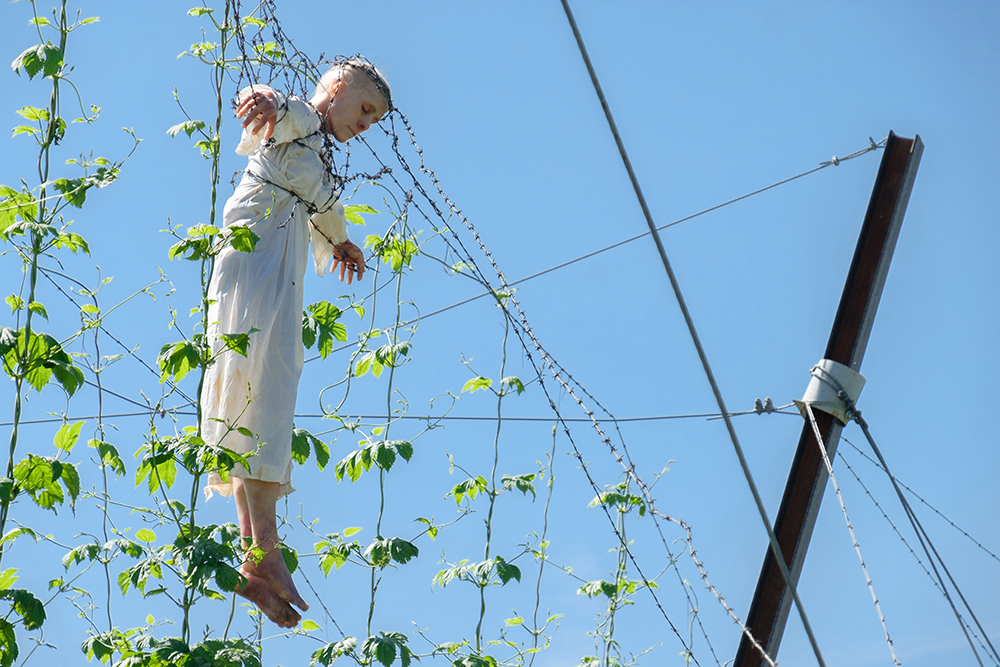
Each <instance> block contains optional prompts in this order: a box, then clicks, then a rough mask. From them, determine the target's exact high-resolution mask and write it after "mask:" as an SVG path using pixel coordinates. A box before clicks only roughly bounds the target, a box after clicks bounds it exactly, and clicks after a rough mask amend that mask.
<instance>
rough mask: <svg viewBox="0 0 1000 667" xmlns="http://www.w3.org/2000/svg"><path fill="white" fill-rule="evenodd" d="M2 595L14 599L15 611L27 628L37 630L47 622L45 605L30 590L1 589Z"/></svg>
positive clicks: (0, 593) (0, 594) (0, 595)
mask: <svg viewBox="0 0 1000 667" xmlns="http://www.w3.org/2000/svg"><path fill="white" fill-rule="evenodd" d="M0 597H4V598H8V599H13V601H14V611H15V612H17V615H18V616H20V617H21V619H22V620H23V621H24V629H25V630H37V629H38V628H40V627H42V624H43V623H45V606H44V605H43V604H42V601H41V600H39V599H38V598H36V597H35V596H34V595H33V594H32V593H31V592H30V591H26V590H23V589H8V590H6V591H0Z"/></svg>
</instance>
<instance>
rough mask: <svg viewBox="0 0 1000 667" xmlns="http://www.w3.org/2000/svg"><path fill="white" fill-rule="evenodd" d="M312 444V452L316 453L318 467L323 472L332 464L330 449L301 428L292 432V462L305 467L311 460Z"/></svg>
mask: <svg viewBox="0 0 1000 667" xmlns="http://www.w3.org/2000/svg"><path fill="white" fill-rule="evenodd" d="M310 444H311V445H312V448H311V449H312V451H314V452H316V465H317V466H318V467H319V469H320V470H322V469H323V468H325V467H326V464H327V463H329V462H330V448H329V447H327V445H326V443H325V442H323V441H322V440H320V439H319V438H317V437H316V436H314V435H313V434H312V433H310V432H309V431H306V430H304V429H301V428H296V429H293V430H292V460H293V461H295V462H296V463H298V464H299V465H304V464H305V462H306V460H307V459H308V458H309V450H310Z"/></svg>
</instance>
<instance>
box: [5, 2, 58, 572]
mask: <svg viewBox="0 0 1000 667" xmlns="http://www.w3.org/2000/svg"><path fill="white" fill-rule="evenodd" d="M66 2H67V0H62V6H61V9H60V12H59V51H60V53H62V54H63V57H65V53H66V39H67V37H68V36H69V27H68V26H67V22H66ZM32 11H33V12H34V5H32ZM36 18H37V15H36ZM59 79H60V73H59V72H57V73H56V74H54V75H52V94H51V95H50V97H49V108H48V114H49V119H48V126H47V128H46V132H45V139H44V141H43V142H42V144H41V147H40V148H39V151H38V181H39V183H41V185H40V186H39V193H38V200H37V201H38V212H37V220H39V221H44V220H45V218H46V216H47V215H50V216H51V217H53V218H54V217H55V215H56V213H57V211H58V204H57V205H54V206H53V207H52V210H51V213H50V212H49V211H48V209H47V208H46V206H45V203H44V200H45V183H47V182H48V180H49V163H50V157H49V153H50V151H51V148H52V144H53V143H55V140H56V138H57V134H58V128H59V120H60V119H59ZM42 234H43V232H41V231H37V230H32V231H31V257H30V263H31V269H30V272H29V275H30V278H29V281H28V306H29V307H28V312H27V315H26V316H25V319H24V330H23V338H22V340H23V341H24V346H23V349H22V350H21V357H20V359H19V360H18V362H19V367H20V368H19V370H18V371H17V372H16V373H15V378H14V392H15V393H14V424H13V428H12V429H11V432H10V450H9V452H8V455H7V475H6V476H7V478H8V479H13V477H14V457H15V455H16V452H17V440H18V426H19V425H20V421H21V400H22V398H21V392H22V391H23V389H24V379H25V377H26V375H27V372H26V370H25V369H26V368H27V366H28V362H29V359H30V358H31V350H30V349H29V346H30V343H31V316H32V312H33V311H32V310H31V307H30V306H31V304H32V303H34V301H35V288H36V286H37V284H38V257H39V255H41V253H42ZM11 502H12V501H11V499H10V498H8V499H7V500H4V501H2V503H0V535H2V534H5V533H6V530H7V519H8V516H9V513H10V504H11ZM5 551H6V549H0V563H2V562H3V555H4V552H5Z"/></svg>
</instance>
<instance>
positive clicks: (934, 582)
mask: <svg viewBox="0 0 1000 667" xmlns="http://www.w3.org/2000/svg"><path fill="white" fill-rule="evenodd" d="M842 439H843V440H847V438H843V437H842ZM855 449H857V448H856V447H855ZM862 454H864V452H862ZM840 461H842V462H843V464H844V465H845V466H846V467H847V469H848V470H849V471H850V472H851V474H852V475H853V476H854V479H855V480H857V482H858V484H859V485H860V486H861V488H862V489H864V492H865V495H867V496H868V498H869V500H871V501H872V503H873V504H874V505H875V507H877V508H878V511H879V512H880V513H881V514H882V518H883V519H885V520H886V522H887V523H888V524H889V526H890V527H891V528H892V532H894V533H895V534H896V537H898V538H899V539H900V541H901V542H902V543H903V545H904V546H905V547H906V548H907V550H908V551H909V552H910V555H912V556H913V558H914V559H915V560H916V561H917V565H919V566H920V569H922V570H923V571H924V573H925V574H926V575H927V577H928V578H929V579H930V580H931V584H932V585H933V586H934V588H936V589H937V591H938V593H940V594H941V595H942V597H944V598H945V599H947V598H948V596H947V594H946V593H945V591H944V589H942V588H941V584H940V583H938V580H937V579H935V578H934V575H933V574H931V571H930V570H928V569H927V566H926V565H925V564H924V561H923V560H921V558H920V556H919V555H918V554H917V552H916V551H914V549H913V547H912V546H910V543H909V542H908V541H907V539H906V537H904V536H903V534H902V533H901V532H900V531H899V528H897V527H896V524H895V523H894V522H893V520H892V519H891V518H889V515H888V514H887V513H886V511H885V509H884V508H883V507H882V505H881V503H879V501H878V500H877V499H876V498H875V496H874V494H873V493H872V492H871V490H870V489H869V488H868V485H867V484H865V483H864V481H863V480H862V479H861V476H860V475H859V474H858V473H857V471H856V470H855V469H854V468H853V467H852V466H851V464H850V462H849V461H848V459H847V457H846V456H844V453H843V452H841V454H840ZM876 465H877V464H876ZM962 622H963V624H964V626H965V628H966V630H967V631H968V632H970V633H971V634H972V636H973V637H974V638H975V639H976V641H977V642H979V646H980V647H981V648H982V649H983V650H984V651H985V652H986V653H987V655H990V653H989V650H988V649H987V647H986V645H985V644H984V643H983V640H982V638H981V637H980V636H979V635H978V634H977V633H976V631H975V629H974V628H973V627H972V626H971V625H969V623H968V621H966V620H965V618H964V617H963V618H962ZM990 657H991V658H993V656H992V655H990ZM993 663H994V664H1000V663H998V662H997V661H996V659H995V658H994V660H993Z"/></svg>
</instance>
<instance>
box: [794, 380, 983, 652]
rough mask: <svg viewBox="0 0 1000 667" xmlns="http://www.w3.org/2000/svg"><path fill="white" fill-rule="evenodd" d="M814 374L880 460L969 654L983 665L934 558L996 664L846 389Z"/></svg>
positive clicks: (972, 614)
mask: <svg viewBox="0 0 1000 667" xmlns="http://www.w3.org/2000/svg"><path fill="white" fill-rule="evenodd" d="M816 371H817V368H814V369H813V375H814V377H817V378H818V379H819V380H820V381H821V382H824V383H826V384H827V385H829V386H830V387H832V388H833V389H834V391H836V392H837V397H838V398H839V399H840V401H841V402H842V403H843V405H844V406H845V407H846V411H847V415H848V418H849V419H850V420H852V421H854V422H857V424H858V425H859V426H860V427H861V430H862V431H863V432H864V434H865V438H867V439H868V444H869V445H871V448H872V451H873V452H874V453H875V455H876V456H877V457H878V459H879V461H880V462H881V463H882V468H883V470H884V471H885V472H886V475H887V476H888V478H889V480H890V481H891V482H892V486H893V489H894V490H895V491H896V495H897V496H898V497H899V501H900V503H902V505H903V509H904V510H905V511H906V516H907V518H908V519H909V521H910V526H911V527H912V528H913V532H914V533H916V535H917V540H918V541H919V542H920V546H921V547H922V548H923V550H924V553H925V554H926V556H927V560H928V562H929V563H930V565H931V568H932V569H933V570H934V574H935V575H937V577H938V581H939V582H940V584H941V587H940V588H941V591H942V592H944V594H945V598H946V599H947V600H948V604H949V606H950V607H951V610H952V612H953V613H954V614H955V618H956V619H957V620H958V623H959V627H961V628H962V633H963V634H964V635H965V639H966V641H967V642H968V644H969V648H971V649H972V654H973V655H974V656H975V657H976V661H977V662H978V663H979V664H980V665H982V664H983V661H982V659H981V658H980V657H979V652H978V651H977V650H976V647H975V645H974V644H973V643H972V638H971V637H970V636H969V631H968V630H966V627H967V625H968V624H967V623H966V622H965V621H964V619H963V618H962V615H961V613H960V612H959V610H958V608H957V607H956V605H955V602H954V600H952V597H951V595H950V594H949V593H948V587H947V586H946V585H945V582H944V579H943V578H942V577H941V574H940V573H939V572H938V568H937V565H936V564H935V562H934V561H935V558H936V559H937V561H938V563H940V565H941V569H942V570H944V572H945V574H947V575H948V579H949V580H950V581H951V585H952V586H953V587H954V588H955V592H957V593H958V595H959V597H960V598H961V600H962V604H964V605H965V608H966V610H967V611H968V612H969V615H970V616H971V617H972V620H973V621H975V623H976V625H977V626H978V627H979V630H980V632H982V633H983V637H984V638H985V639H986V643H987V644H989V648H990V649H991V650H992V652H993V659H994V661H995V660H996V658H997V653H996V649H994V648H993V644H992V642H990V638H989V635H988V634H987V633H986V630H985V629H984V628H983V626H982V624H980V623H979V619H978V618H977V617H976V614H975V612H974V611H973V610H972V607H971V606H970V605H969V603H968V601H967V600H966V599H965V596H964V595H963V594H962V590H961V589H960V588H959V586H958V583H957V582H956V581H955V579H954V577H952V576H951V572H950V571H949V570H948V566H947V565H946V564H945V562H944V559H943V558H941V555H940V554H939V553H938V551H937V548H935V547H934V544H933V542H932V541H931V538H930V535H928V534H927V531H925V530H924V528H923V525H922V524H921V523H920V520H919V519H917V515H916V513H915V512H914V511H913V508H912V507H911V506H910V503H909V502H908V501H907V500H906V497H905V496H903V492H902V491H901V490H900V488H899V486H898V485H897V484H896V481H895V479H894V478H893V476H892V474H891V473H890V472H889V465H888V464H887V463H886V462H885V458H884V457H883V456H882V451H881V450H880V449H879V448H878V445H877V444H876V443H875V438H873V437H872V434H871V432H870V431H869V429H868V422H867V421H866V420H865V418H864V417H863V416H862V415H861V411H860V410H859V409H858V408H857V406H856V405H855V403H854V399H853V398H851V396H850V395H849V394H848V392H847V390H846V389H844V387H843V385H842V384H841V383H840V381H839V380H838V379H837V378H836V377H834V376H833V375H831V374H830V373H817V372H816ZM806 407H807V408H808V411H809V414H810V415H811V414H812V411H811V408H810V407H809V406H808V405H807V406H806ZM813 425H814V429H815V430H816V432H817V434H818V433H819V430H818V427H816V426H815V421H814V422H813ZM820 441H821V442H822V439H820ZM821 448H822V447H821ZM823 455H824V456H825V455H826V452H825V450H824V451H823ZM830 470H831V479H832V477H833V475H832V467H830ZM835 484H836V482H835ZM928 549H929V550H928ZM931 551H933V552H934V555H933V556H932V555H931ZM859 556H860V552H859ZM872 595H873V596H874V593H872ZM877 605H878V602H877V600H876V606H877ZM880 613H881V612H880ZM886 637H887V638H888V632H887V633H886ZM890 643H891V642H890Z"/></svg>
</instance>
